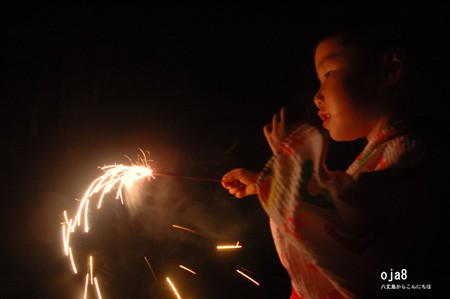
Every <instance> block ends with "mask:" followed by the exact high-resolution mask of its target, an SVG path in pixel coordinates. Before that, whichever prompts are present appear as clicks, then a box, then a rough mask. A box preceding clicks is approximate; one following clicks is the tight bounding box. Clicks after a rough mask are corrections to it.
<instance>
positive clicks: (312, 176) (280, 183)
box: [257, 124, 414, 299]
mask: <svg viewBox="0 0 450 299" xmlns="http://www.w3.org/2000/svg"><path fill="white" fill-rule="evenodd" d="M413 150H414V142H413V141H412V140H411V139H410V138H408V137H406V136H397V135H396V131H395V129H393V128H390V129H385V130H382V131H380V132H379V133H378V134H376V136H374V137H373V138H372V139H371V140H369V142H368V144H367V146H366V148H365V149H364V150H363V151H362V153H361V154H360V155H359V156H358V158H357V159H356V160H355V161H354V162H353V163H352V165H351V166H350V167H349V168H348V170H347V171H346V172H343V171H329V170H327V169H326V166H325V165H324V161H325V158H326V151H327V145H326V141H325V138H324V136H323V135H322V133H321V132H320V131H319V130H318V129H317V128H315V127H314V126H311V125H308V124H305V125H302V126H300V127H299V128H297V129H296V130H295V131H294V132H292V133H291V134H290V136H288V138H286V140H285V141H284V142H283V143H282V144H281V145H280V148H279V150H278V152H277V153H276V154H274V155H273V156H272V158H271V159H270V160H269V161H268V162H267V164H266V165H265V167H264V169H263V170H262V171H261V173H260V176H259V178H258V182H257V185H258V198H259V200H260V202H261V204H262V206H263V208H264V210H265V211H266V213H267V214H268V216H269V218H270V227H271V231H272V235H273V239H274V242H275V247H276V249H277V252H278V255H279V257H280V260H281V262H282V264H283V266H284V267H285V268H286V270H287V272H288V273H289V276H290V277H291V283H292V287H293V290H294V291H295V296H297V297H299V298H314V299H315V298H318V299H325V298H344V297H355V296H356V294H358V293H360V292H364V288H365V282H366V281H368V280H370V279H372V280H373V276H372V275H373V272H374V271H371V270H373V269H377V268H376V265H375V263H376V258H374V256H375V255H376V252H375V250H374V249H373V248H372V246H371V244H372V240H373V236H371V235H370V234H361V230H362V228H364V226H365V222H364V221H365V217H364V214H363V213H362V212H361V211H360V209H358V204H357V203H358V199H357V198H350V199H349V198H347V197H346V196H342V194H344V191H346V190H347V189H348V188H349V186H352V185H353V184H354V183H355V182H356V181H357V178H358V177H359V175H360V174H361V173H363V172H372V171H379V170H383V169H386V168H391V167H397V166H399V165H400V163H404V162H401V161H403V160H406V159H402V158H403V157H405V156H409V155H406V153H410V152H413ZM355 203H356V204H355ZM295 296H294V297H292V298H295Z"/></svg>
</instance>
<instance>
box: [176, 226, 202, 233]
mask: <svg viewBox="0 0 450 299" xmlns="http://www.w3.org/2000/svg"><path fill="white" fill-rule="evenodd" d="M172 227H174V228H179V229H182V230H185V231H188V232H191V233H194V234H196V233H197V232H196V231H195V230H192V229H190V228H186V227H184V226H180V225H176V224H172Z"/></svg>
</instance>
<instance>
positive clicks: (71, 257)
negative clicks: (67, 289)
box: [69, 247, 78, 274]
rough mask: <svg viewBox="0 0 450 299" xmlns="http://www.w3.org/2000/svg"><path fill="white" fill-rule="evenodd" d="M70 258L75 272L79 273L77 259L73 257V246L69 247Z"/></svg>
mask: <svg viewBox="0 0 450 299" xmlns="http://www.w3.org/2000/svg"><path fill="white" fill-rule="evenodd" d="M69 258H70V263H71V264H72V269H73V272H74V273H75V274H77V272H78V271H77V265H76V264H75V261H74V259H73V254H72V248H70V247H69Z"/></svg>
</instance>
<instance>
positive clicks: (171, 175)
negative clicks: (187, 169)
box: [153, 171, 222, 183]
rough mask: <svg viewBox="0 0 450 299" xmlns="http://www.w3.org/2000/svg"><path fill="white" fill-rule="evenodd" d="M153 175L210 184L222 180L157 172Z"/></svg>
mask: <svg viewBox="0 0 450 299" xmlns="http://www.w3.org/2000/svg"><path fill="white" fill-rule="evenodd" d="M153 175H160V176H169V177H174V178H180V179H187V180H195V181H210V182H218V183H220V182H222V180H219V179H212V178H202V177H194V176H184V175H180V174H176V173H170V172H159V171H155V172H154V173H153Z"/></svg>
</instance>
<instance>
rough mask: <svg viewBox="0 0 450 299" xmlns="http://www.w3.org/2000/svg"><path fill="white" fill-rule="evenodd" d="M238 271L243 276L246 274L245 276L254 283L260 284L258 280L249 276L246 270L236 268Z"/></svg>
mask: <svg viewBox="0 0 450 299" xmlns="http://www.w3.org/2000/svg"><path fill="white" fill-rule="evenodd" d="M236 272H237V273H239V274H241V275H242V276H244V277H245V278H247V279H248V280H250V281H251V282H253V283H254V284H256V285H258V286H259V282H257V281H256V280H254V279H253V278H251V277H250V276H248V275H247V274H245V273H244V272H242V271H241V270H239V269H236Z"/></svg>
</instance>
